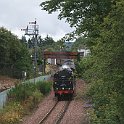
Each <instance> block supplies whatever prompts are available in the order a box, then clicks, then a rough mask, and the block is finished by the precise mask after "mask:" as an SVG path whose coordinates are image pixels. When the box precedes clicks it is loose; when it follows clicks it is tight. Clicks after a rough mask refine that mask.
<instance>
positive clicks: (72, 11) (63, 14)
mask: <svg viewBox="0 0 124 124" xmlns="http://www.w3.org/2000/svg"><path fill="white" fill-rule="evenodd" d="M114 3H115V0H104V1H103V0H99V1H96V0H90V1H89V0H49V1H45V2H42V3H41V7H42V9H43V10H46V11H48V13H52V12H55V11H59V12H60V14H59V16H58V18H59V19H62V18H66V20H67V21H68V22H69V24H70V26H72V27H75V28H76V33H77V34H84V33H85V34H89V33H90V32H92V35H93V32H94V35H95V36H97V35H98V33H99V31H97V30H99V29H98V28H97V30H96V27H99V24H101V23H102V22H103V18H104V17H106V15H107V14H108V13H109V12H110V10H111V6H112V4H114Z"/></svg>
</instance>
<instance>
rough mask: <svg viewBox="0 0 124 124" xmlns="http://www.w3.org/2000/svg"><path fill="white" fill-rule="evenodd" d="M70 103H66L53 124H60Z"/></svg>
mask: <svg viewBox="0 0 124 124" xmlns="http://www.w3.org/2000/svg"><path fill="white" fill-rule="evenodd" d="M70 102H71V101H68V102H67V103H66V104H65V106H64V109H63V111H62V112H61V113H60V114H59V115H58V118H57V119H56V121H55V122H54V124H60V122H61V120H62V119H63V117H64V115H65V113H66V111H67V109H68V107H69V104H70Z"/></svg>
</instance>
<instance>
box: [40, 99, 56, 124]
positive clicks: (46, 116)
mask: <svg viewBox="0 0 124 124" xmlns="http://www.w3.org/2000/svg"><path fill="white" fill-rule="evenodd" d="M57 104H58V101H57V102H56V103H55V105H54V106H53V107H52V108H51V109H50V110H49V112H47V114H46V115H45V116H44V117H43V118H42V120H40V122H39V123H38V124H43V122H44V121H45V120H46V119H47V118H48V116H49V115H50V114H51V112H52V111H53V110H54V108H55V107H56V106H57Z"/></svg>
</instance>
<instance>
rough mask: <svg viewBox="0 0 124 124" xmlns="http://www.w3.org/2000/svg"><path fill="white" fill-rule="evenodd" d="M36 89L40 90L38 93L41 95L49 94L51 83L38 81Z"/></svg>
mask: <svg viewBox="0 0 124 124" xmlns="http://www.w3.org/2000/svg"><path fill="white" fill-rule="evenodd" d="M37 87H38V89H39V90H40V92H41V93H43V95H46V94H48V93H49V92H50V90H51V87H52V83H51V82H46V81H39V82H38V83H37Z"/></svg>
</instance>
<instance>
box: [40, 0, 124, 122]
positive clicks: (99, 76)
mask: <svg viewBox="0 0 124 124" xmlns="http://www.w3.org/2000/svg"><path fill="white" fill-rule="evenodd" d="M41 7H42V9H43V10H46V11H48V12H49V13H52V12H54V11H57V10H59V11H60V14H59V19H62V18H66V20H67V21H68V22H69V23H70V25H71V26H74V27H75V28H76V31H75V33H76V35H83V36H86V37H87V38H88V41H87V46H88V47H89V48H90V50H91V55H92V56H91V57H92V58H91V59H89V60H84V61H83V60H82V61H81V62H80V63H79V69H78V70H80V69H82V72H84V73H81V74H82V75H84V76H85V77H87V80H88V82H90V85H91V88H90V90H89V95H90V96H91V98H92V101H93V104H94V114H95V116H94V117H95V118H92V123H93V124H123V123H124V112H123V110H122V108H123V105H124V100H123V96H124V66H123V63H124V59H123V58H124V42H123V38H124V33H123V32H124V23H123V22H124V1H123V0H104V1H103V0H99V1H98V0H90V1H89V0H49V1H45V2H43V3H41ZM86 61H88V63H89V65H87V63H86ZM84 70H85V71H84ZM80 76H81V75H80ZM81 77H82V76H81Z"/></svg>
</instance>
